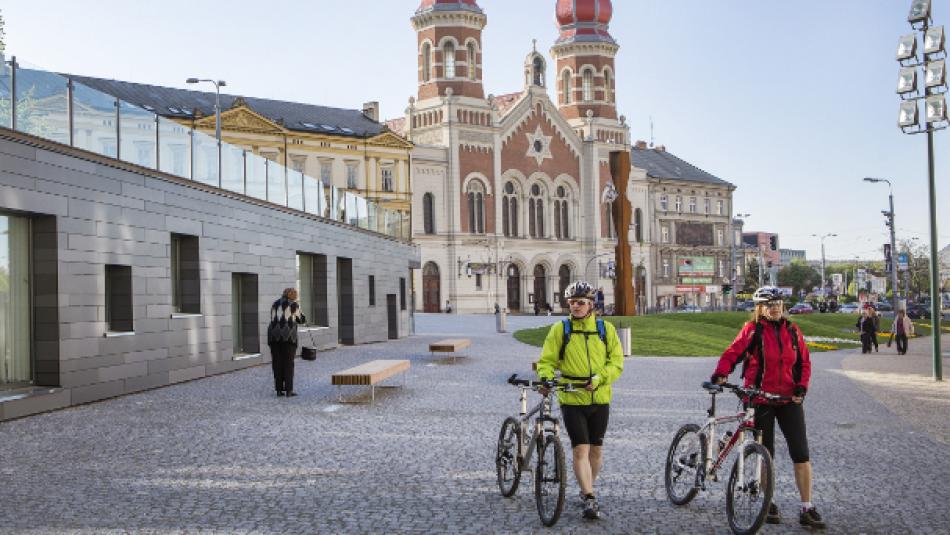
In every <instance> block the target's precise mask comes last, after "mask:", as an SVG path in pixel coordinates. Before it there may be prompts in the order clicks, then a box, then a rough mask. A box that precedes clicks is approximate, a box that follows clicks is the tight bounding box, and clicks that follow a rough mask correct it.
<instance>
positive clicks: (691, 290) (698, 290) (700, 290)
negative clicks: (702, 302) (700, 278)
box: [676, 284, 706, 294]
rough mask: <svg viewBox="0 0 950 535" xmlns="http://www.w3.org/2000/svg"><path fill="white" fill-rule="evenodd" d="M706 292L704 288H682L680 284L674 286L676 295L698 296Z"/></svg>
mask: <svg viewBox="0 0 950 535" xmlns="http://www.w3.org/2000/svg"><path fill="white" fill-rule="evenodd" d="M705 290H706V287H705V286H683V285H680V284H677V285H676V293H678V294H700V293H703V292H704V291H705Z"/></svg>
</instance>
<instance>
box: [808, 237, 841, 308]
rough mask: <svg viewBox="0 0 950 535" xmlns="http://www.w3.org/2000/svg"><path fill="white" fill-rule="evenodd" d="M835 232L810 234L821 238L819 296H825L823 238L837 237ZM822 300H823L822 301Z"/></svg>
mask: <svg viewBox="0 0 950 535" xmlns="http://www.w3.org/2000/svg"><path fill="white" fill-rule="evenodd" d="M837 236H838V235H837V234H822V235H821V236H819V235H818V234H812V237H815V238H818V239H819V240H821V297H822V299H824V297H825V238H834V237H837ZM822 302H824V301H822Z"/></svg>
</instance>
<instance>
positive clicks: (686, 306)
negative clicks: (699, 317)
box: [676, 305, 703, 313]
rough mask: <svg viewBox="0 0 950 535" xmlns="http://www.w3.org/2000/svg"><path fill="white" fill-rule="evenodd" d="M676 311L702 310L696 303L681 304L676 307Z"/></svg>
mask: <svg viewBox="0 0 950 535" xmlns="http://www.w3.org/2000/svg"><path fill="white" fill-rule="evenodd" d="M676 311H677V312H680V313H691V312H702V311H703V309H701V308H699V307H698V306H696V305H683V306H681V307H679V308H678V309H676Z"/></svg>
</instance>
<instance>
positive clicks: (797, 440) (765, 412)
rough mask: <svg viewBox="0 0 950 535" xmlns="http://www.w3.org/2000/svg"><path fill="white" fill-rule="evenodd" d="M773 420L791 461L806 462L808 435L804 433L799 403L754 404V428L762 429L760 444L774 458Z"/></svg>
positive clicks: (803, 415)
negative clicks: (779, 431) (782, 437)
mask: <svg viewBox="0 0 950 535" xmlns="http://www.w3.org/2000/svg"><path fill="white" fill-rule="evenodd" d="M775 420H778V426H779V427H780V428H781V429H782V434H783V435H785V443H786V444H788V454H789V456H790V457H791V458H792V462H793V463H807V462H808V460H809V459H808V437H807V435H806V434H805V409H803V408H802V406H801V404H799V403H788V404H786V405H756V406H755V428H756V429H760V430H762V444H763V445H765V447H766V448H768V450H769V453H771V454H772V458H773V459H774V458H775Z"/></svg>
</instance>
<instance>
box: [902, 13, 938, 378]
mask: <svg viewBox="0 0 950 535" xmlns="http://www.w3.org/2000/svg"><path fill="white" fill-rule="evenodd" d="M930 8H931V0H912V2H911V7H910V13H909V14H908V16H907V22H909V23H910V27H911V28H913V29H914V30H915V31H916V32H919V33H920V34H921V38H922V39H923V47H921V48H922V54H918V53H917V50H916V49H917V36H916V34H911V36H912V37H913V41H914V42H913V43H911V42H910V38H909V36H907V35H905V36H903V37H901V38H900V40H899V42H898V52H897V61H898V63H900V66H901V71H900V77H899V81H898V89H897V92H898V94H899V95H900V98H901V104H900V112H899V115H898V127H899V128H900V129H901V131H902V132H904V133H905V134H927V171H928V186H929V195H930V312H931V314H930V315H931V318H932V320H931V321H932V322H933V323H932V327H933V337H932V342H933V349H932V352H933V374H934V380H937V381H942V380H943V361H942V356H941V348H940V329H941V327H940V320H941V316H940V300H939V296H940V265H939V262H938V258H939V256H938V255H939V252H938V248H937V192H936V183H935V179H934V137H933V136H934V132H935V131H937V130H942V129H944V128H946V127H947V126H950V121H948V117H947V100H946V93H947V67H946V57H947V53H946V50H945V48H944V46H945V37H944V31H943V27H942V26H935V27H931V26H930V24H931V22H932V19H931V9H930ZM921 68H922V69H923V72H924V76H923V84H918V83H917V78H918V75H917V73H918V69H921ZM910 71H913V72H912V74H911V72H910ZM919 85H923V87H922V88H919V87H918V86H919ZM921 100H922V101H923V102H924V113H923V123H922V124H921V123H920V120H919V119H920V117H919V115H920V114H919V112H918V102H919V101H921ZM891 211H892V212H893V210H891ZM892 230H893V229H892Z"/></svg>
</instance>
